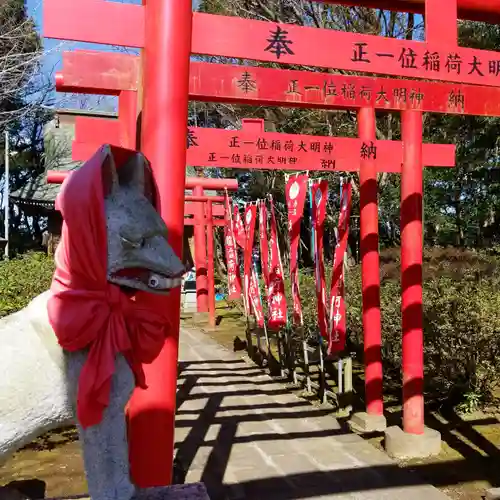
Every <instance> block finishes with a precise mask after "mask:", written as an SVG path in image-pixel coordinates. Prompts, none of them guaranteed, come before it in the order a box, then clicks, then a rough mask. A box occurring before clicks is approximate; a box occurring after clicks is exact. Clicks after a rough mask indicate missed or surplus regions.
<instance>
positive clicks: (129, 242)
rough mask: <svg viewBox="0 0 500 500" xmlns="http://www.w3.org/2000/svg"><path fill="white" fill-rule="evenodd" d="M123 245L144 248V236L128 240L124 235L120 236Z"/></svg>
mask: <svg viewBox="0 0 500 500" xmlns="http://www.w3.org/2000/svg"><path fill="white" fill-rule="evenodd" d="M120 238H121V240H122V243H123V246H124V247H128V248H144V246H145V245H146V238H141V239H140V240H130V239H128V238H126V237H125V236H120Z"/></svg>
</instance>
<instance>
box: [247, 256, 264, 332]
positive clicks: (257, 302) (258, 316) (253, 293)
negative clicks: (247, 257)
mask: <svg viewBox="0 0 500 500" xmlns="http://www.w3.org/2000/svg"><path fill="white" fill-rule="evenodd" d="M248 295H249V297H250V304H251V305H252V311H253V314H254V316H255V320H256V321H257V325H258V326H259V327H260V328H263V327H264V309H263V307H262V301H261V298H260V290H259V280H258V278H257V272H256V271H255V266H253V267H252V274H251V277H250V289H249V292H248Z"/></svg>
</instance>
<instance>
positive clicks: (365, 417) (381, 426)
mask: <svg viewBox="0 0 500 500" xmlns="http://www.w3.org/2000/svg"><path fill="white" fill-rule="evenodd" d="M347 424H348V425H349V428H350V429H351V431H353V432H360V433H368V432H383V431H385V429H386V428H387V421H386V420H385V417H384V416H383V415H371V414H369V413H366V412H364V411H363V412H359V413H355V414H354V415H353V416H352V417H351V419H350V420H349V422H347Z"/></svg>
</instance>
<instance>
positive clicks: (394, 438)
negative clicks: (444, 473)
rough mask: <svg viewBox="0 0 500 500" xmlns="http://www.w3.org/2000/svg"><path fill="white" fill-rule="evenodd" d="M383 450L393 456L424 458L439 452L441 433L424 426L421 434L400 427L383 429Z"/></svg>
mask: <svg viewBox="0 0 500 500" xmlns="http://www.w3.org/2000/svg"><path fill="white" fill-rule="evenodd" d="M385 450H386V451H387V453H388V454H389V455H390V456H391V457H394V458H400V459H406V458H426V457H430V456H432V455H439V453H440V452H441V434H440V433H439V432H438V431H435V430H434V429H429V428H428V427H425V428H424V433H423V434H408V433H407V432H404V431H403V429H401V428H400V427H397V426H394V427H389V428H388V429H387V430H386V431H385Z"/></svg>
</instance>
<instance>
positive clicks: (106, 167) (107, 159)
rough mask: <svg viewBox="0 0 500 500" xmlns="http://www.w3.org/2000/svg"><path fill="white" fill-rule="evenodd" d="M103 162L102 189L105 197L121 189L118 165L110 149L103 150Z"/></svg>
mask: <svg viewBox="0 0 500 500" xmlns="http://www.w3.org/2000/svg"><path fill="white" fill-rule="evenodd" d="M103 153H104V154H103V160H102V168H101V172H102V174H101V175H102V188H103V191H104V197H105V198H106V197H107V196H109V195H111V194H113V193H114V192H115V191H116V190H117V189H118V188H119V182H118V174H117V172H116V164H115V160H114V158H113V155H112V153H111V150H110V149H109V147H107V146H106V147H104V148H103Z"/></svg>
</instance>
